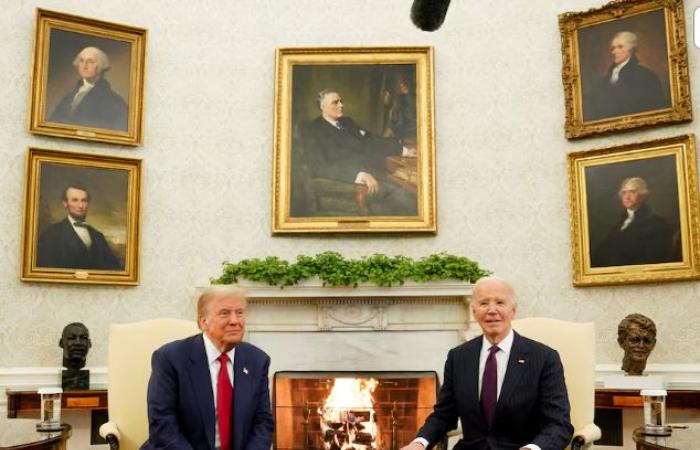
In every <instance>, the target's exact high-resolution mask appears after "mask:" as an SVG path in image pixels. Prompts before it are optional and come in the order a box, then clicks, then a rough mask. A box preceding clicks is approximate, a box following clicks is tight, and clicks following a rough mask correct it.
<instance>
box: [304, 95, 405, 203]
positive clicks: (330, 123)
mask: <svg viewBox="0 0 700 450" xmlns="http://www.w3.org/2000/svg"><path fill="white" fill-rule="evenodd" d="M317 104H318V106H319V109H320V110H321V115H320V116H318V117H317V118H315V119H314V120H312V121H311V122H310V123H308V124H306V125H305V126H304V127H303V129H302V133H301V137H302V142H303V147H304V160H305V162H306V165H307V168H308V170H309V172H310V175H311V176H312V177H320V178H327V179H332V180H338V181H342V182H346V183H355V184H361V185H364V186H366V187H367V193H368V201H367V206H368V208H369V213H370V214H371V215H392V216H415V215H416V214H417V213H418V202H417V199H416V196H415V195H413V194H411V193H409V192H407V191H405V190H404V189H402V188H400V187H399V186H398V185H397V184H395V183H394V182H392V181H390V180H389V178H388V177H387V175H386V158H387V156H390V155H399V156H400V155H404V156H415V149H413V150H411V149H405V150H404V149H403V148H402V146H401V144H400V143H399V141H398V140H397V139H386V138H381V137H376V136H373V135H372V134H371V133H369V132H368V131H367V130H365V129H364V128H362V127H360V126H359V125H358V124H357V123H356V122H355V121H354V120H352V119H351V118H350V117H347V116H345V115H344V109H345V107H344V105H343V99H342V98H341V96H340V94H338V93H337V92H336V91H334V90H332V89H326V90H323V91H321V92H319V94H318V97H317Z"/></svg>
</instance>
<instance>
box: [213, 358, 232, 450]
mask: <svg viewBox="0 0 700 450" xmlns="http://www.w3.org/2000/svg"><path fill="white" fill-rule="evenodd" d="M217 359H218V360H219V361H220V362H221V367H220V368H219V377H218V379H217V382H216V412H217V415H218V420H219V440H220V442H221V450H231V415H232V414H233V387H231V379H230V378H229V377H228V361H229V357H228V355H227V354H226V353H222V354H221V355H220V356H219V357H218V358H217Z"/></svg>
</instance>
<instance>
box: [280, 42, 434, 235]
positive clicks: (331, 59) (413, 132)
mask: <svg viewBox="0 0 700 450" xmlns="http://www.w3.org/2000/svg"><path fill="white" fill-rule="evenodd" d="M275 74H276V77H275V114H274V115H275V120H274V155H273V186H272V193H273V194H272V233H273V234H283V233H376V232H402V233H404V232H423V233H425V232H427V233H436V232H437V213H436V183H435V127H434V109H433V108H434V106H433V105H434V102H433V95H434V94H433V79H434V78H433V49H432V47H362V48H348V47H342V48H280V49H278V50H277V54H276V71H275ZM320 97H322V98H323V99H322V100H319V98H320ZM322 107H323V109H322Z"/></svg>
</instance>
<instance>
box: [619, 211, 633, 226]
mask: <svg viewBox="0 0 700 450" xmlns="http://www.w3.org/2000/svg"><path fill="white" fill-rule="evenodd" d="M633 220H634V210H633V209H628V210H627V218H626V219H625V221H624V222H622V226H621V227H620V231H622V230H624V229H625V228H627V227H628V226H630V224H631V223H632V221H633Z"/></svg>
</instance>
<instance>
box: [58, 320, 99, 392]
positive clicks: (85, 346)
mask: <svg viewBox="0 0 700 450" xmlns="http://www.w3.org/2000/svg"><path fill="white" fill-rule="evenodd" d="M58 346H59V347H61V348H62V349H63V366H64V367H65V368H66V369H67V370H64V371H63V373H62V383H61V384H62V386H63V389H64V390H81V389H89V388H90V371H89V370H81V369H82V368H83V367H85V360H86V358H87V353H88V350H89V349H90V347H91V346H92V342H91V341H90V332H89V331H88V329H87V327H86V326H85V325H83V324H82V323H80V322H72V323H69V324H68V325H66V326H65V327H64V328H63V333H62V334H61V339H60V340H59V341H58Z"/></svg>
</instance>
